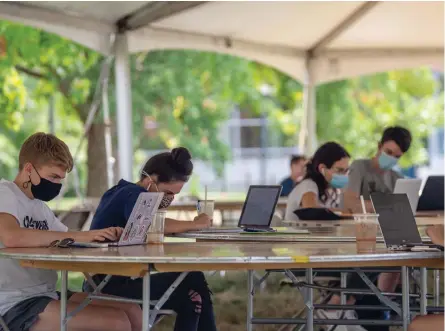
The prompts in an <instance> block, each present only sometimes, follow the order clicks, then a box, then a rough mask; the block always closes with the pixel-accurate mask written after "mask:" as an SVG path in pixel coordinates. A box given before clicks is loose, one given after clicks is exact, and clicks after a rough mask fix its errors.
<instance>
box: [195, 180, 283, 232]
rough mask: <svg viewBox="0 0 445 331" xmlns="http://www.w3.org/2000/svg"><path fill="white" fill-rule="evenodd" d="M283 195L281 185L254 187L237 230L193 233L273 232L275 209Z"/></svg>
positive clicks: (250, 189) (225, 229)
mask: <svg viewBox="0 0 445 331" xmlns="http://www.w3.org/2000/svg"><path fill="white" fill-rule="evenodd" d="M280 194H281V185H252V186H250V187H249V192H248V193H247V198H246V200H245V201H244V205H243V210H242V212H241V217H240V219H239V222H238V227H237V228H233V227H232V228H208V229H202V230H198V231H193V232H199V233H237V232H243V231H250V232H271V231H273V229H272V228H271V227H270V223H271V222H272V218H273V215H274V213H275V207H276V206H277V202H278V199H279V198H280Z"/></svg>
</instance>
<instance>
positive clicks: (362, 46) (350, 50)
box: [0, 1, 444, 178]
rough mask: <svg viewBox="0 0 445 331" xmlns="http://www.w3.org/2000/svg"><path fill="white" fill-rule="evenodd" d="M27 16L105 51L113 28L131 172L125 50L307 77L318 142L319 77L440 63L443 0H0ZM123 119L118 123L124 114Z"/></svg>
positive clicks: (310, 125) (124, 148) (122, 137)
mask: <svg viewBox="0 0 445 331" xmlns="http://www.w3.org/2000/svg"><path fill="white" fill-rule="evenodd" d="M0 19H7V20H12V21H17V22H21V23H24V24H27V25H30V26H34V27H38V28H42V29H45V30H47V31H50V32H53V33H57V34H59V35H61V36H64V37H67V38H69V39H72V40H74V41H76V42H78V43H80V44H82V45H85V46H87V47H89V48H92V49H94V50H97V51H99V52H102V53H104V54H107V53H109V52H110V51H111V47H110V35H111V34H114V33H117V35H116V47H115V49H114V52H115V54H116V74H117V75H116V77H117V82H118V84H116V85H117V96H118V126H119V127H118V133H119V154H120V160H121V161H123V162H124V164H121V167H120V168H121V175H122V176H123V177H124V178H131V169H132V163H131V161H124V160H125V159H130V160H131V159H132V149H131V122H130V120H129V117H130V116H129V115H131V102H130V98H131V95H130V85H129V82H130V80H129V70H128V52H130V53H133V52H139V51H149V50H156V49H196V50H205V51H214V52H220V53H226V54H232V55H235V56H241V57H244V58H248V59H251V60H255V61H258V62H261V63H264V64H267V65H270V66H272V67H275V68H277V69H279V70H281V71H282V72H284V73H287V74H289V75H290V76H292V77H294V78H295V79H298V80H300V81H302V82H303V83H304V84H305V88H306V90H305V92H306V93H305V95H306V104H305V109H306V116H305V123H303V124H304V126H303V127H305V128H307V130H306V131H304V132H303V134H304V135H306V136H307V143H306V147H307V149H308V150H309V151H312V150H313V149H314V148H315V144H316V136H315V90H314V87H315V85H317V84H320V83H324V82H329V81H334V80H339V79H343V78H347V77H352V76H357V75H364V74H370V73H375V72H382V71H387V70H390V69H402V68H413V67H418V66H423V65H427V66H431V67H433V68H435V69H438V70H443V61H444V56H443V55H444V31H443V30H444V3H443V1H413V2H408V1H397V2H389V1H387V2H383V1H382V2H379V1H373V2H370V1H369V2H368V1H353V2H351V1H348V2H346V1H344V2H333V1H289V2H280V1H264V2H256V1H245V2H243V1H234V2H220V1H194V2H191V1H190V2H187V1H141V2H134V1H125V2H124V1H120V2H94V1H89V2H76V1H67V2H53V1H48V2H34V1H19V2H8V1H3V2H0ZM119 121H120V122H119Z"/></svg>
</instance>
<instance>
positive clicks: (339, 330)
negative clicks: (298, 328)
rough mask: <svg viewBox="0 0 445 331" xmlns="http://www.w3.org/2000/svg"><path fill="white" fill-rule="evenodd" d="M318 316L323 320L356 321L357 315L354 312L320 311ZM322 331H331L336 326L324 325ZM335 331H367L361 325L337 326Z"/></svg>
mask: <svg viewBox="0 0 445 331" xmlns="http://www.w3.org/2000/svg"><path fill="white" fill-rule="evenodd" d="M317 313H318V314H320V316H321V317H322V318H323V319H345V320H356V319H357V314H356V313H355V311H354V310H346V311H341V310H330V311H326V310H319V311H317ZM322 329H323V330H325V331H330V330H333V329H334V325H323V326H322ZM335 331H366V329H365V328H363V327H362V326H360V325H337V327H336V328H335Z"/></svg>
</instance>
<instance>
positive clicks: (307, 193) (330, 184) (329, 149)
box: [285, 142, 350, 220]
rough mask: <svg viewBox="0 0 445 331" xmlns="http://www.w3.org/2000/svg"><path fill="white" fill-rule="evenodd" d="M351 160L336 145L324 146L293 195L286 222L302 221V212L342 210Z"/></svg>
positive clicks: (319, 150) (316, 154)
mask: <svg viewBox="0 0 445 331" xmlns="http://www.w3.org/2000/svg"><path fill="white" fill-rule="evenodd" d="M349 160H350V156H349V154H348V152H347V151H346V150H345V149H344V148H343V147H342V146H340V145H339V144H337V143H335V142H328V143H326V144H324V145H322V146H321V147H320V148H319V149H318V150H317V151H316V152H315V154H314V156H313V158H312V160H311V161H310V162H309V163H308V165H307V173H306V176H305V177H304V180H303V181H301V182H300V183H299V184H298V185H297V186H296V187H295V188H294V189H293V190H292V192H291V193H290V195H289V197H288V202H287V207H286V214H285V219H286V220H298V217H297V215H295V213H294V211H295V210H297V209H300V208H329V209H331V210H338V208H339V206H340V193H341V189H342V188H343V187H345V186H346V185H347V184H348V170H349Z"/></svg>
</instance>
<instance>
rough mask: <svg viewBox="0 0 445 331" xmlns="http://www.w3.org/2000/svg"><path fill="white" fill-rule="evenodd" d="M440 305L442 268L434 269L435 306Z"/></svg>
mask: <svg viewBox="0 0 445 331" xmlns="http://www.w3.org/2000/svg"><path fill="white" fill-rule="evenodd" d="M439 305H440V270H434V306H436V307H439Z"/></svg>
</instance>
